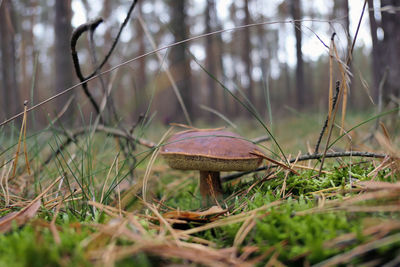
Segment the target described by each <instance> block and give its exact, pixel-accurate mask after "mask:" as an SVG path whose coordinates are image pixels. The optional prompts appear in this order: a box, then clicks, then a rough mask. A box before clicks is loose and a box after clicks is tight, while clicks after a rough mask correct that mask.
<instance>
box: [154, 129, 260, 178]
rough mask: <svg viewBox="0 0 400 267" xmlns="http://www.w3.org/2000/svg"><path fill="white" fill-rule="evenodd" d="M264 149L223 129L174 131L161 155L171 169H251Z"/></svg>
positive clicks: (257, 164)
mask: <svg viewBox="0 0 400 267" xmlns="http://www.w3.org/2000/svg"><path fill="white" fill-rule="evenodd" d="M253 151H258V152H260V150H259V149H258V148H257V146H256V145H254V144H253V143H251V142H249V141H246V140H244V139H243V137H241V136H240V135H237V134H235V133H232V132H229V131H221V130H188V131H183V132H178V133H176V134H174V135H173V136H172V137H171V138H170V139H169V140H168V141H167V145H165V146H163V147H162V149H161V154H162V155H163V156H164V159H165V160H166V161H167V163H168V165H169V166H170V167H171V168H174V169H179V170H200V171H217V172H219V171H248V170H254V169H256V168H257V167H258V166H259V165H260V163H261V161H262V159H261V158H260V157H258V156H256V155H253V154H251V153H250V152H253Z"/></svg>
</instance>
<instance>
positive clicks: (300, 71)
mask: <svg viewBox="0 0 400 267" xmlns="http://www.w3.org/2000/svg"><path fill="white" fill-rule="evenodd" d="M291 13H292V17H293V20H295V22H294V32H295V37H296V58H297V64H296V102H297V107H298V108H300V109H301V108H303V107H304V105H305V104H306V103H305V95H306V90H305V86H304V66H303V65H304V64H303V53H302V52H301V43H302V36H301V23H300V22H299V21H298V20H300V19H301V9H300V0H291Z"/></svg>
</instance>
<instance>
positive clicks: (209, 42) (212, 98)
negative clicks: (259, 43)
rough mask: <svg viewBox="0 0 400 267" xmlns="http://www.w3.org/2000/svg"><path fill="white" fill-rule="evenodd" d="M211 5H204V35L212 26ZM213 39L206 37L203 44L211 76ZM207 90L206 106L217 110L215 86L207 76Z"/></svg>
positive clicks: (213, 56)
mask: <svg viewBox="0 0 400 267" xmlns="http://www.w3.org/2000/svg"><path fill="white" fill-rule="evenodd" d="M212 5H213V1H212V0H207V4H206V10H205V16H204V18H205V21H204V23H205V25H206V29H205V31H206V33H209V32H211V31H212V26H211V11H212V8H213V7H212ZM213 40H214V39H213V37H212V36H208V37H206V38H205V42H206V45H205V46H206V69H207V70H208V71H209V72H210V73H211V74H212V75H214V76H215V75H216V71H215V70H216V68H215V61H214V59H215V53H214V52H215V51H214V47H213V43H214V42H213ZM207 90H208V99H209V101H208V105H209V106H210V107H211V108H213V109H216V108H217V97H216V96H217V92H216V84H215V81H214V79H213V78H211V77H209V76H208V75H207ZM208 114H209V118H210V120H213V119H214V118H215V115H214V114H213V113H211V112H209V113H208Z"/></svg>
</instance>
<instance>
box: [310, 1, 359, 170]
mask: <svg viewBox="0 0 400 267" xmlns="http://www.w3.org/2000/svg"><path fill="white" fill-rule="evenodd" d="M366 4H367V0H365V1H364V6H363V8H362V12H361V16H360V19H359V21H358V25H357V30H356V34H355V35H354V39H353V43H352V45H351V49H350V53H348V55H347V60H346V66H349V64H350V62H351V59H352V55H353V50H354V45H355V42H356V40H357V36H358V32H359V30H360V25H361V21H362V18H363V16H364V11H365V6H366ZM333 41H334V40H332V42H333ZM339 64H341V63H340V62H339ZM339 66H340V65H339ZM341 85H342V86H341V87H340V90H339V95H338V98H340V95H341V94H343V88H344V87H346V80H345V79H344V77H343V79H342V82H341ZM337 110H338V109H337V108H335V109H334V110H333V114H332V119H331V120H332V123H331V126H330V128H329V133H328V138H327V140H326V146H325V150H324V155H323V157H322V159H321V166H320V169H319V174H318V175H321V173H322V168H323V167H324V161H325V155H326V153H327V151H328V145H329V141H330V139H331V136H332V131H333V125H334V123H333V122H334V121H335V118H336V113H337Z"/></svg>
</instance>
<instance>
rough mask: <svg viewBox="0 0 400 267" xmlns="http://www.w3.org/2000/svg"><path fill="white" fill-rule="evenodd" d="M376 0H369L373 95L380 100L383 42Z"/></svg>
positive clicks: (376, 99)
mask: <svg viewBox="0 0 400 267" xmlns="http://www.w3.org/2000/svg"><path fill="white" fill-rule="evenodd" d="M374 8H375V7H374V0H368V9H369V26H370V31H371V39H372V78H373V96H374V99H375V101H376V103H377V102H378V97H379V82H380V80H381V79H382V73H383V68H382V57H381V54H382V43H381V42H380V41H379V40H378V35H377V31H378V23H377V21H376V19H375V14H374V13H375V12H374Z"/></svg>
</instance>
